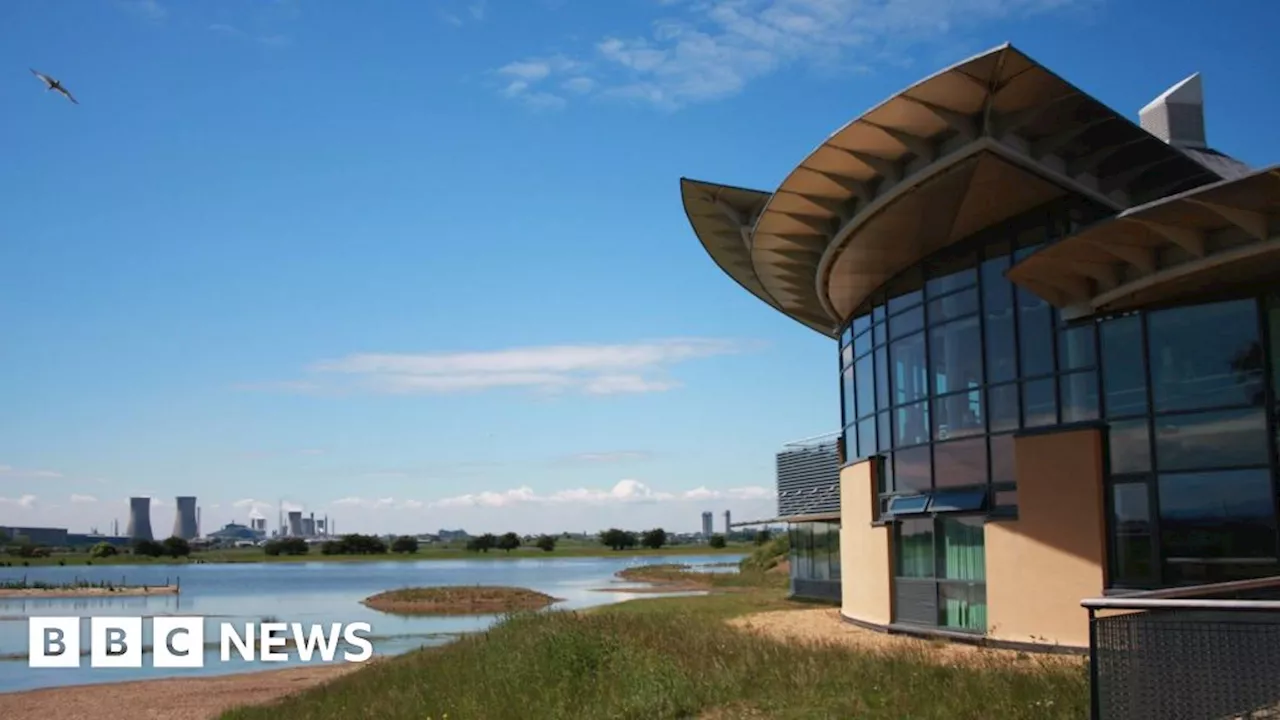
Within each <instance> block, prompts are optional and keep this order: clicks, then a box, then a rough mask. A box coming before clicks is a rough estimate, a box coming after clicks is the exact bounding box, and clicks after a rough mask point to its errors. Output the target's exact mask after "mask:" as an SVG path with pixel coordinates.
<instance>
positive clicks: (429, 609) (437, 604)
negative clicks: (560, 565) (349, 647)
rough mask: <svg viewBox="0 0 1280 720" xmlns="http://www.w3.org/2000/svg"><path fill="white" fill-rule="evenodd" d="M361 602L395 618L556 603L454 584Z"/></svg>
mask: <svg viewBox="0 0 1280 720" xmlns="http://www.w3.org/2000/svg"><path fill="white" fill-rule="evenodd" d="M361 602H362V604H364V605H366V606H368V607H371V608H373V609H374V610H380V611H382V612H385V613H392V614H395V615H502V614H506V613H513V612H521V611H525V610H541V609H542V608H545V607H547V606H548V605H552V604H554V603H556V602H559V600H558V598H553V597H551V596H550V595H545V594H543V593H540V592H536V591H533V590H526V589H525V588H516V587H485V586H479V585H477V586H466V585H457V586H440V587H423V588H401V589H399V590H388V591H387V592H382V593H378V594H377V595H374V596H372V597H368V598H365V599H364V600H362V601H361Z"/></svg>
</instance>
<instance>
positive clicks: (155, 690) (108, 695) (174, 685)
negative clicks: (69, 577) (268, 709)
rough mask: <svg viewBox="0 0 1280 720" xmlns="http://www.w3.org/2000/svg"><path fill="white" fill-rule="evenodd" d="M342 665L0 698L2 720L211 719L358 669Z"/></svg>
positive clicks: (47, 690)
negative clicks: (232, 709) (237, 708)
mask: <svg viewBox="0 0 1280 720" xmlns="http://www.w3.org/2000/svg"><path fill="white" fill-rule="evenodd" d="M363 666H364V665H362V664H348V663H341V664H336V665H316V666H310V667H295V668H284V669H281V670H267V671H263V672H249V673H238V674H236V675H222V676H218V677H202V678H165V679H162V680H139V681H136V682H122V683H110V684H106V685H81V686H76V687H66V688H48V689H42V690H29V691H26V692H17V693H3V694H0V718H4V720H114V719H115V718H128V719H129V720H211V719H213V718H217V717H218V716H219V715H221V714H222V713H224V712H226V711H227V710H230V709H231V708H233V707H239V706H242V705H259V704H262V703H267V702H271V701H273V700H277V699H279V698H282V697H284V696H286V695H291V694H293V693H296V692H300V691H302V690H306V689H309V688H312V687H315V686H316V685H319V684H321V683H324V682H327V681H329V680H332V679H333V678H336V677H338V676H340V675H343V674H345V673H348V672H351V671H353V670H356V669H357V668H360V667H363Z"/></svg>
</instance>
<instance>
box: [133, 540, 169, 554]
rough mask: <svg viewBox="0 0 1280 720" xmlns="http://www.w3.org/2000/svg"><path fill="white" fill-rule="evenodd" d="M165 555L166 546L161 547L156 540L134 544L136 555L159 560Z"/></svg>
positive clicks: (139, 541) (140, 541)
mask: <svg viewBox="0 0 1280 720" xmlns="http://www.w3.org/2000/svg"><path fill="white" fill-rule="evenodd" d="M164 553H165V549H164V545H161V544H160V543H158V542H156V541H155V540H138V541H136V542H134V543H133V554H134V555H141V556H143V557H152V558H158V557H160V556H161V555H164Z"/></svg>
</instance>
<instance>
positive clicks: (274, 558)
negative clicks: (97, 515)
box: [0, 535, 752, 567]
mask: <svg viewBox="0 0 1280 720" xmlns="http://www.w3.org/2000/svg"><path fill="white" fill-rule="evenodd" d="M545 537H547V538H548V540H547V542H546V543H545V544H547V545H550V548H551V549H550V550H547V549H545V548H544V547H543V545H544V543H542V541H541V540H540V539H539V540H536V541H534V542H533V543H532V544H529V545H521V546H520V547H518V548H516V549H514V550H512V551H510V553H473V552H468V551H467V549H466V547H465V543H462V542H458V543H456V544H452V543H450V544H435V545H421V546H419V548H418V552H416V553H393V554H386V555H321V554H319V553H316V554H314V555H308V554H307V553H308V550H309V545H308V544H307V543H306V541H304V540H301V539H297V538H293V539H284V540H269V541H267V543H266V545H265V546H264V547H246V548H225V549H214V550H201V549H197V548H192V551H191V555H190V556H189V557H185V558H170V557H168V556H167V555H164V554H163V553H162V554H161V555H160V556H158V557H147V556H142V555H134V554H133V553H131V552H129V551H128V549H126V548H117V550H118V554H116V555H112V556H103V557H94V556H93V555H91V554H90V552H89V551H88V549H85V550H76V551H65V550H60V551H57V552H52V551H50V550H49V548H38V549H39V550H42V551H45V552H47V553H48V552H52V554H51V556H45V557H34V556H33V557H29V558H26V559H24V560H23V562H26V563H27V564H28V566H30V567H38V566H42V565H58V564H59V563H64V564H68V565H85V564H92V565H155V564H163V565H181V564H186V563H189V562H190V563H257V562H300V561H307V562H318V561H325V562H367V561H371V560H372V561H378V562H386V561H405V562H417V561H422V560H477V559H483V560H493V561H496V562H501V561H503V560H507V559H512V560H514V559H517V558H530V557H537V558H538V559H548V558H561V557H565V558H570V557H614V556H616V555H618V554H619V553H621V554H623V555H625V556H627V557H633V556H634V557H649V556H654V555H675V556H679V555H723V554H734V553H747V552H750V551H751V550H752V546H751V545H750V544H749V543H737V544H734V543H730V544H728V545H727V546H726V547H724V548H708V547H707V546H706V545H694V544H688V545H664V546H663V547H662V548H660V549H658V550H650V549H648V548H643V547H635V546H632V547H630V548H626V549H624V550H622V551H614V550H611V549H609V548H607V547H604V546H602V545H600V544H599V543H598V542H584V541H580V540H576V539H575V540H566V539H563V538H559V537H556V536H554V535H548V536H545ZM475 539H476V538H472V540H475ZM496 540H497V539H496V538H495V539H494V541H495V543H496ZM495 547H496V544H495ZM12 564H14V565H18V564H20V563H19V562H17V561H16V560H15V561H14V562H12ZM2 565H4V563H3V562H0V566H2Z"/></svg>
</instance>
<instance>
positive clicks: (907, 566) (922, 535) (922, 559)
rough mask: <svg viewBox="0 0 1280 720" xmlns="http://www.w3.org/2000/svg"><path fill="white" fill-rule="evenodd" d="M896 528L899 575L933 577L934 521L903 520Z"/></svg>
mask: <svg viewBox="0 0 1280 720" xmlns="http://www.w3.org/2000/svg"><path fill="white" fill-rule="evenodd" d="M894 530H895V533H894V534H895V535H896V537H895V542H894V544H895V545H896V546H897V548H896V549H897V552H896V553H894V555H895V556H896V557H897V558H898V577H910V578H931V577H933V521H932V520H903V521H902V522H900V523H897V524H896V525H895V526H894Z"/></svg>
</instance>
